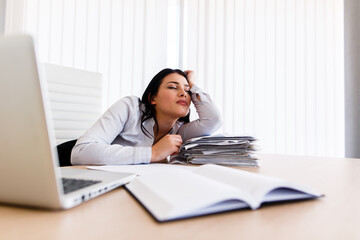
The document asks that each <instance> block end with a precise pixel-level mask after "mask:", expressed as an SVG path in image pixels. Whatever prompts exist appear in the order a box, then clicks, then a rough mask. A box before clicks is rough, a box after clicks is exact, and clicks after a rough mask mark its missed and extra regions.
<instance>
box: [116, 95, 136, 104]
mask: <svg viewBox="0 0 360 240" xmlns="http://www.w3.org/2000/svg"><path fill="white" fill-rule="evenodd" d="M139 104H140V98H139V97H138V96H126V97H123V98H120V99H119V100H118V101H117V102H115V103H114V104H113V106H118V105H128V106H133V107H135V106H136V107H139Z"/></svg>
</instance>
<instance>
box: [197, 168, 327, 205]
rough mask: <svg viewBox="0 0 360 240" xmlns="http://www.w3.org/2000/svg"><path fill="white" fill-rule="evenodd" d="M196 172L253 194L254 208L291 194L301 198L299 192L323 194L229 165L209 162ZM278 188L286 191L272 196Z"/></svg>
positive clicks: (289, 197) (288, 197)
mask: <svg viewBox="0 0 360 240" xmlns="http://www.w3.org/2000/svg"><path fill="white" fill-rule="evenodd" d="M195 173H197V174H199V175H201V176H205V177H208V178H210V179H213V180H216V181H219V182H222V183H224V184H227V185H230V186H233V187H235V188H237V189H238V191H239V192H240V193H242V194H245V193H246V194H249V195H251V205H252V207H253V209H255V208H258V207H260V205H261V203H262V202H264V201H275V199H276V201H279V200H289V199H292V197H291V194H294V198H295V199H296V198H299V196H295V195H299V194H302V196H303V197H304V198H305V196H309V197H311V196H317V197H318V196H321V194H319V193H317V192H315V191H314V190H312V189H310V188H308V187H305V186H302V185H300V184H296V183H292V182H289V181H286V180H282V179H278V178H274V177H270V176H265V175H261V174H256V173H251V172H246V171H243V170H239V169H234V168H229V167H223V166H218V165H211V164H208V165H203V166H201V167H199V168H198V169H196V170H195ZM277 188H282V189H284V191H277V192H274V194H273V195H274V196H272V195H271V191H272V190H275V189H277ZM291 189H294V190H295V191H293V190H291ZM285 190H286V191H285ZM244 192H245V193H244ZM269 193H270V194H269ZM304 193H305V194H304ZM267 195H269V196H268V199H266V196H267Z"/></svg>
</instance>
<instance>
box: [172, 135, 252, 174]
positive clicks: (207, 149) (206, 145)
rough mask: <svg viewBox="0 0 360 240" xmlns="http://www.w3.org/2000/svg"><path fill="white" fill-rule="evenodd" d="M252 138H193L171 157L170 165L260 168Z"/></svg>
mask: <svg viewBox="0 0 360 240" xmlns="http://www.w3.org/2000/svg"><path fill="white" fill-rule="evenodd" d="M254 141H255V138H253V137H251V136H231V137H229V136H209V137H199V138H192V139H190V140H187V141H185V142H184V143H183V145H182V146H181V148H180V152H179V153H178V154H176V155H173V156H171V158H170V163H191V164H207V163H212V164H221V165H231V166H249V167H252V166H258V162H257V160H256V158H255V157H253V156H252V153H253V152H254V151H255V148H254V144H253V142H254Z"/></svg>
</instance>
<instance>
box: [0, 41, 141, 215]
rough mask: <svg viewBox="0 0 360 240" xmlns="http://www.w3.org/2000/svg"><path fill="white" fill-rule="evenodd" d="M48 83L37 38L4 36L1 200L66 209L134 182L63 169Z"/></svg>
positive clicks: (123, 176) (0, 57) (0, 47)
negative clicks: (42, 73) (40, 67)
mask: <svg viewBox="0 0 360 240" xmlns="http://www.w3.org/2000/svg"><path fill="white" fill-rule="evenodd" d="M44 84H46V82H44V81H43V80H42V78H41V76H40V77H39V72H38V67H37V62H36V54H35V50H34V43H33V39H32V38H31V37H30V36H27V35H21V36H20V35H19V36H6V37H4V36H2V37H0V92H1V93H0V112H1V122H0V146H1V150H0V203H5V204H12V205H13V204H14V205H22V206H31V207H36V208H47V209H68V208H71V207H74V206H76V205H78V204H80V203H82V202H84V201H86V200H89V199H91V198H94V197H96V196H98V195H101V194H103V193H105V192H108V191H110V190H112V189H115V188H117V187H119V186H122V185H124V184H126V183H128V182H129V181H131V180H132V179H133V178H134V177H135V175H134V174H130V173H129V174H128V173H112V172H104V171H96V170H89V169H75V168H60V167H59V162H58V155H57V151H56V146H55V145H56V144H55V137H54V129H53V128H52V123H51V121H49V119H51V118H50V115H49V114H50V111H48V109H49V107H47V101H44V100H43V99H46V94H47V90H46V91H45V89H46V88H45V87H44ZM42 89H44V91H42ZM77 188H80V189H77Z"/></svg>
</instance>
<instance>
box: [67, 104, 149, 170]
mask: <svg viewBox="0 0 360 240" xmlns="http://www.w3.org/2000/svg"><path fill="white" fill-rule="evenodd" d="M138 108H139V102H138V99H136V98H135V97H126V98H123V99H121V100H119V101H118V102H117V103H115V104H114V105H113V106H111V107H110V108H109V109H108V110H107V111H106V112H105V113H104V114H103V116H102V117H101V118H100V119H99V120H98V121H97V122H96V123H95V124H94V125H93V126H92V127H91V128H90V129H89V130H88V131H87V132H86V133H85V134H84V135H83V136H82V137H80V138H79V139H78V141H77V142H76V144H75V147H74V148H73V150H72V152H71V163H72V164H74V165H76V164H93V165H103V164H138V163H149V162H150V159H151V143H150V145H149V147H130V146H122V145H120V144H113V145H112V144H111V143H112V142H113V141H114V139H115V138H116V137H117V136H118V135H119V134H120V133H121V132H122V131H123V129H124V127H125V125H126V124H127V123H128V122H129V121H133V120H134V119H132V116H133V115H131V113H132V114H134V112H135V113H136V112H139V110H138ZM135 117H137V116H135ZM134 131H138V134H136V132H134V138H136V136H139V132H141V130H139V129H134ZM150 142H151V141H150Z"/></svg>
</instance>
